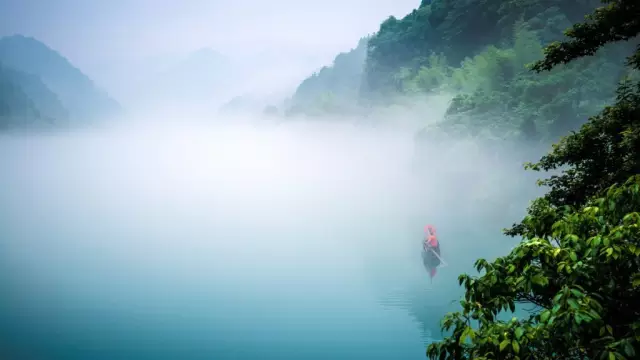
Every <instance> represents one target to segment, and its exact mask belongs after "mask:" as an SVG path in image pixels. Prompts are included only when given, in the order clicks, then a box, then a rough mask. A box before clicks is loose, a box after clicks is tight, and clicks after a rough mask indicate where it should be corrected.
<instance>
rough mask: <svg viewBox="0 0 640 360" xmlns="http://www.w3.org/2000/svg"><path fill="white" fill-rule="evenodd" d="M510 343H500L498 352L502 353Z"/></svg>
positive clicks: (507, 341) (507, 340)
mask: <svg viewBox="0 0 640 360" xmlns="http://www.w3.org/2000/svg"><path fill="white" fill-rule="evenodd" d="M510 343H511V342H510V341H509V339H506V340H503V341H502V342H501V343H500V351H504V349H505V348H506V347H507V346H509V344H510Z"/></svg>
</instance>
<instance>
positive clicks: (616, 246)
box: [427, 176, 640, 359]
mask: <svg viewBox="0 0 640 360" xmlns="http://www.w3.org/2000/svg"><path fill="white" fill-rule="evenodd" d="M537 207H538V209H539V210H540V212H539V214H537V215H535V216H528V217H527V218H526V219H525V221H524V231H523V233H524V236H525V240H524V241H522V242H521V243H520V244H519V245H518V246H517V247H516V248H515V249H513V251H512V252H511V253H510V254H509V255H507V256H505V257H500V258H498V259H497V260H495V261H493V262H492V263H489V262H487V261H486V260H484V259H480V260H478V261H477V262H476V268H477V270H478V271H484V274H483V275H482V276H480V277H471V276H469V275H461V276H460V278H459V280H460V283H461V284H464V287H465V289H466V295H465V297H464V299H463V300H462V301H461V305H462V308H463V310H462V311H461V312H457V313H451V314H448V315H447V316H445V318H444V320H443V329H444V330H447V331H448V330H451V329H453V330H452V335H451V336H449V337H447V338H446V339H445V340H444V341H442V342H440V343H433V344H431V345H430V346H429V348H428V350H427V354H428V356H429V357H430V358H432V359H438V358H439V359H445V358H451V359H464V358H471V359H584V358H590V359H598V358H601V359H625V358H634V357H635V356H636V355H635V354H636V350H637V349H638V345H639V342H640V321H639V320H638V319H639V316H640V310H639V309H638V307H637V306H636V305H637V304H638V302H639V301H640V258H639V257H638V256H639V255H640V213H638V209H640V176H634V177H632V178H630V179H629V180H628V181H627V182H626V183H625V184H624V185H623V186H612V187H611V188H610V189H609V190H608V191H607V193H606V194H605V195H604V196H603V197H602V198H599V199H596V200H592V201H591V202H589V203H588V204H587V206H584V207H582V208H580V209H579V210H571V209H564V208H557V207H554V206H552V205H551V204H549V203H548V201H546V200H545V199H544V198H541V199H539V200H537ZM560 213H561V214H562V216H561V220H559V221H556V222H553V221H550V220H553V219H556V218H558V215H559V214H560ZM517 303H525V304H530V305H531V304H532V305H533V307H534V309H532V310H530V316H528V317H524V318H512V319H511V320H508V321H504V320H500V319H499V318H498V317H499V314H500V313H501V312H504V311H512V312H513V311H515V309H516V304H517Z"/></svg>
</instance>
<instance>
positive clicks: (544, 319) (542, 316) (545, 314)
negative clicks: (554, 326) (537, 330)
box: [540, 310, 551, 322]
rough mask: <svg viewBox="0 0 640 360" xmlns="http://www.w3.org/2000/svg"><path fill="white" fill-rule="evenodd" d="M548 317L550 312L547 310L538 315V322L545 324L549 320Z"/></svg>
mask: <svg viewBox="0 0 640 360" xmlns="http://www.w3.org/2000/svg"><path fill="white" fill-rule="evenodd" d="M549 316H551V312H550V311H549V310H545V311H543V312H542V314H540V321H541V322H547V320H549Z"/></svg>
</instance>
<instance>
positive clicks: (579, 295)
mask: <svg viewBox="0 0 640 360" xmlns="http://www.w3.org/2000/svg"><path fill="white" fill-rule="evenodd" d="M571 293H572V294H573V296H575V297H577V298H581V297H583V296H584V294H583V293H582V292H580V290H576V289H571Z"/></svg>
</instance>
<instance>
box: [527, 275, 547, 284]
mask: <svg viewBox="0 0 640 360" xmlns="http://www.w3.org/2000/svg"><path fill="white" fill-rule="evenodd" d="M531 282H532V283H534V284H536V285H540V286H545V285H547V284H548V283H549V280H548V279H547V278H546V277H544V276H542V275H540V274H536V275H534V276H533V277H532V278H531Z"/></svg>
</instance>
